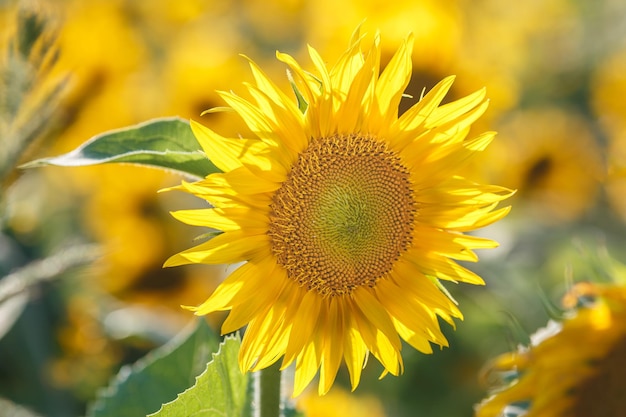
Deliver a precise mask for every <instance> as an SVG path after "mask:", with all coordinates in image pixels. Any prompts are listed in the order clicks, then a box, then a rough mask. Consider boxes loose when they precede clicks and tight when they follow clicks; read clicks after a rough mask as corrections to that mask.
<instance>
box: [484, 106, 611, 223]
mask: <svg viewBox="0 0 626 417" xmlns="http://www.w3.org/2000/svg"><path fill="white" fill-rule="evenodd" d="M498 131H499V134H500V136H501V140H499V141H497V142H496V143H495V144H494V146H492V147H491V148H490V149H489V150H488V151H486V152H485V153H484V154H483V155H481V157H480V162H482V163H483V164H484V166H485V167H487V169H488V170H491V173H490V174H491V176H490V178H491V180H492V181H496V182H499V183H501V184H503V185H504V186H506V187H510V188H514V189H517V190H518V192H517V195H516V196H515V197H514V201H515V202H516V204H515V205H516V207H517V209H518V210H524V211H525V214H524V215H530V216H532V217H533V218H534V219H536V221H538V222H540V223H542V224H559V223H563V222H568V221H574V220H576V219H579V218H580V217H582V216H583V215H584V214H585V213H586V212H588V211H589V210H590V209H591V208H592V207H594V205H595V203H596V196H597V194H598V192H599V190H600V182H601V180H602V179H603V176H604V170H603V163H602V159H601V153H600V152H601V151H600V148H599V146H598V144H597V140H596V139H595V136H594V134H593V132H592V130H591V128H590V127H589V126H588V125H587V123H586V122H585V120H584V119H582V118H581V117H580V116H577V114H576V113H575V112H573V111H570V112H566V111H563V110H560V109H558V108H535V109H528V110H519V111H516V112H513V113H512V114H510V115H509V116H507V117H506V118H504V120H503V121H502V123H501V124H499V125H498ZM518 214H520V213H519V212H518ZM520 215H521V214H520Z"/></svg>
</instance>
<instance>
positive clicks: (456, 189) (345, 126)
mask: <svg viewBox="0 0 626 417" xmlns="http://www.w3.org/2000/svg"><path fill="white" fill-rule="evenodd" d="M368 46H369V47H368ZM362 47H364V48H365V49H366V50H365V51H362ZM366 47H368V48H366ZM380 50H381V49H380V40H379V37H378V35H376V36H375V37H374V39H373V41H372V42H371V43H369V45H366V41H365V40H364V37H361V36H360V35H359V33H358V31H357V32H356V33H355V34H354V36H353V38H352V41H351V43H350V46H349V48H348V50H347V51H345V53H344V54H343V55H342V56H341V58H340V60H339V61H338V63H337V64H336V65H335V66H334V67H332V68H330V69H329V68H327V67H326V65H325V64H324V62H323V61H322V59H321V57H320V56H319V54H318V53H317V51H316V50H315V49H313V48H310V49H309V53H310V56H311V58H312V60H313V62H314V64H315V68H316V71H317V73H318V74H317V75H312V74H311V73H309V72H306V71H304V70H303V69H302V68H301V67H300V65H299V64H298V63H297V62H296V61H295V60H294V59H293V58H292V57H291V56H289V55H286V54H282V53H277V57H278V59H279V60H280V61H282V62H284V63H286V64H287V65H288V66H289V68H290V71H291V74H292V77H293V83H294V89H295V91H296V96H297V98H298V103H297V104H296V100H292V99H290V98H289V97H288V96H287V95H285V94H284V93H283V92H282V91H281V90H280V89H279V88H278V87H277V86H276V85H275V84H274V83H273V82H272V81H271V80H270V79H269V78H268V77H267V76H266V75H265V74H264V73H263V72H262V70H261V69H260V68H259V67H258V66H257V65H256V64H255V63H254V62H250V67H251V70H252V73H253V75H254V79H255V83H254V84H245V85H246V87H247V89H248V92H249V93H250V95H251V96H252V98H253V101H249V100H246V99H244V98H242V97H240V96H237V95H235V94H234V93H230V92H222V93H220V95H221V97H222V98H223V99H224V100H225V101H226V102H227V104H228V105H229V106H230V107H231V108H232V110H234V111H235V112H236V113H238V114H239V115H240V116H241V117H242V118H243V120H244V121H245V122H246V123H247V125H248V127H249V128H250V130H251V131H252V132H254V135H255V136H256V138H237V139H235V138H226V137H222V136H221V135H219V134H217V133H215V132H214V131H213V130H211V129H209V128H207V127H204V126H203V125H201V124H199V123H196V122H193V121H192V129H193V131H194V133H195V135H196V137H197V139H198V141H199V142H200V144H201V145H202V147H203V149H204V151H205V152H206V154H207V155H209V156H210V157H211V158H212V160H213V162H214V163H215V164H216V165H217V166H218V167H219V168H220V169H221V170H222V171H224V173H219V174H212V175H210V176H208V177H207V178H206V179H204V180H201V181H199V182H196V183H186V182H183V184H182V185H181V186H179V187H176V188H178V189H182V190H185V191H187V192H190V193H192V194H195V195H196V196H198V197H201V198H203V199H205V200H207V201H208V202H209V203H210V204H211V205H212V206H213V208H209V209H201V210H182V211H178V212H175V213H173V214H174V216H175V217H176V218H178V219H179V220H181V221H183V222H186V223H188V224H191V225H198V226H208V227H211V228H214V229H217V230H219V231H221V232H222V233H221V234H219V235H218V236H216V237H214V238H213V239H211V240H209V241H208V242H205V243H203V244H201V245H199V246H196V247H194V248H191V249H189V250H186V251H183V252H181V253H179V254H177V255H175V256H173V257H171V258H170V259H169V260H168V261H167V262H166V266H175V265H181V264H195V263H207V264H221V263H238V262H242V261H246V262H244V263H243V264H242V265H240V266H239V267H238V268H237V269H236V270H235V271H234V272H233V273H232V274H231V275H230V276H229V277H228V278H227V279H226V281H224V282H223V283H222V284H221V285H220V286H219V287H218V289H217V290H216V291H215V292H214V293H213V295H212V296H211V297H210V298H209V299H208V300H207V301H206V302H205V303H203V304H201V305H200V306H198V307H189V308H190V309H192V310H193V311H195V312H196V314H198V315H204V314H207V313H210V312H213V311H219V310H230V314H229V316H228V318H227V319H226V321H225V322H224V324H223V326H222V332H223V333H228V332H232V331H235V330H237V329H239V328H241V327H243V326H245V325H247V329H246V333H245V336H244V339H243V342H242V347H241V350H240V355H239V363H240V367H241V369H242V370H243V371H248V370H253V371H254V370H259V369H262V368H265V367H267V366H269V365H270V364H272V363H274V362H276V361H277V360H278V359H279V358H280V357H281V356H284V358H283V363H282V366H283V368H284V367H287V366H288V365H290V364H291V363H293V362H294V361H295V384H294V396H295V395H298V394H299V393H301V392H302V390H303V389H304V388H305V387H306V386H307V385H308V384H309V382H310V381H311V380H312V379H313V377H314V376H315V375H316V373H317V371H318V369H320V368H321V371H320V384H319V392H320V393H322V394H323V393H326V392H328V390H329V389H330V387H331V386H332V384H333V382H334V379H335V376H336V374H337V371H338V368H339V366H340V364H341V362H342V360H344V359H345V362H346V364H347V367H348V370H349V372H350V378H351V383H352V387H353V389H354V388H356V386H357V385H358V383H359V380H360V377H361V370H362V368H363V365H364V363H365V360H366V357H367V356H368V353H371V354H373V355H374V356H375V357H376V358H377V359H378V360H379V361H380V362H381V363H382V364H383V366H384V368H385V371H384V372H383V375H385V374H387V373H392V374H394V375H398V374H399V373H401V372H402V367H403V365H402V358H401V356H400V349H401V342H400V338H402V339H404V340H406V341H407V342H408V343H409V344H410V345H412V346H413V347H414V348H416V349H417V350H419V351H421V352H424V353H431V352H432V347H431V344H430V343H434V344H437V345H440V346H445V345H447V340H446V338H445V337H444V335H443V334H442V333H441V330H440V328H439V322H438V316H439V317H441V318H443V319H444V320H445V321H446V322H448V323H450V324H452V325H453V324H454V321H453V318H454V317H457V318H461V317H462V314H461V312H460V310H459V309H458V307H457V306H456V304H455V303H454V301H453V300H452V299H451V298H450V296H449V295H448V293H447V292H446V291H445V290H444V289H443V287H442V285H441V284H440V282H439V280H440V279H441V280H448V281H453V282H458V281H461V282H467V283H472V284H483V281H482V279H481V278H480V277H478V276H477V275H475V274H474V273H472V272H470V271H469V270H467V269H465V268H463V267H461V266H459V265H458V264H457V263H456V262H455V261H454V260H464V261H476V260H477V256H476V255H475V253H474V252H473V249H478V248H492V247H495V246H496V245H497V244H496V243H495V242H493V241H491V240H488V239H482V238H478V237H474V236H467V235H464V234H463V233H462V232H465V231H468V230H472V229H475V228H479V227H482V226H484V225H487V224H490V223H492V222H494V221H496V220H498V219H500V218H502V217H504V216H505V215H506V214H507V213H508V211H509V208H508V207H505V208H501V209H498V210H495V207H496V206H497V204H498V202H500V201H501V200H503V199H505V198H506V197H507V196H509V195H510V194H511V192H510V191H509V190H507V189H504V188H501V187H497V186H490V185H479V184H476V183H473V182H470V181H468V180H466V179H464V178H462V177H459V176H456V175H455V173H456V171H457V169H458V167H459V165H462V163H463V162H465V161H466V160H467V159H468V158H469V157H470V156H472V155H473V154H474V153H477V152H479V151H482V150H483V149H484V148H485V147H486V146H487V145H488V144H489V143H490V142H491V141H492V139H493V137H494V133H493V132H487V133H484V134H482V135H479V136H478V137H476V138H474V139H468V140H465V137H466V135H467V133H468V130H469V128H470V126H471V124H472V122H474V121H475V120H476V119H477V118H478V117H480V115H482V114H483V112H484V111H485V110H486V108H487V101H486V100H485V91H484V89H483V90H480V91H477V92H476V93H474V94H471V95H469V96H467V97H464V98H463V99H460V100H458V101H455V102H452V103H449V104H447V105H443V106H440V102H441V100H442V99H443V98H444V96H445V95H446V93H447V91H448V90H449V88H450V86H451V85H452V82H453V77H449V78H446V79H444V80H443V81H441V82H440V83H439V84H437V85H436V86H435V87H434V88H433V89H432V90H431V91H430V92H429V93H428V94H426V95H425V96H424V97H423V98H422V99H421V100H420V101H419V102H418V103H416V104H415V105H414V106H413V107H411V108H410V109H409V110H407V111H406V112H405V113H404V114H403V115H402V116H401V117H398V111H397V109H398V104H399V102H400V99H401V98H402V94H403V91H404V89H405V88H406V86H407V84H408V82H409V79H410V76H411V50H412V38H411V37H409V38H408V39H406V40H405V41H404V42H403V43H402V45H401V46H400V48H399V49H398V51H397V52H396V54H395V55H394V56H393V58H392V59H391V60H390V62H389V64H388V65H387V66H386V68H385V70H384V71H383V72H382V73H379V63H380Z"/></svg>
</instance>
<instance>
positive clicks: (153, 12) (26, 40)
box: [0, 0, 626, 417]
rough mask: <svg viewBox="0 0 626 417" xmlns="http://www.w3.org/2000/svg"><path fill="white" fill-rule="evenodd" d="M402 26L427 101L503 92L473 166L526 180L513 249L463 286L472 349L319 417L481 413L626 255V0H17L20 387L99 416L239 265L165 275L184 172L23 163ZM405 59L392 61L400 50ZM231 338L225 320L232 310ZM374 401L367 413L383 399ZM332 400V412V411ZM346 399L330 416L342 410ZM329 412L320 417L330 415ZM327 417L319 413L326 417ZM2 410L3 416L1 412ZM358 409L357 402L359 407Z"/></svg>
mask: <svg viewBox="0 0 626 417" xmlns="http://www.w3.org/2000/svg"><path fill="white" fill-rule="evenodd" d="M361 22H363V30H364V31H367V32H370V33H372V32H375V31H376V30H377V29H380V31H381V37H382V45H383V51H384V52H383V61H385V60H388V59H389V58H390V56H391V54H392V53H393V51H395V48H396V47H397V46H398V44H399V42H400V41H401V40H402V39H403V38H404V37H405V36H406V35H407V33H409V32H412V33H414V35H415V39H416V42H415V49H414V54H413V65H414V74H413V78H412V80H411V83H410V85H409V89H408V91H407V93H408V94H411V95H412V96H414V97H419V95H420V94H421V92H422V90H423V89H424V88H426V89H429V88H430V87H432V86H433V85H434V84H435V83H436V82H437V81H439V80H440V79H442V78H443V77H445V76H447V75H449V74H456V75H457V79H456V82H455V84H454V86H453V87H452V90H451V95H450V97H449V98H448V99H455V98H458V97H461V96H463V95H466V94H468V93H470V92H473V91H475V90H477V89H479V88H481V87H483V86H486V87H487V92H488V96H489V97H490V98H491V104H490V109H489V110H488V112H487V114H486V116H485V117H483V119H481V120H480V121H479V122H478V124H476V125H475V127H474V129H475V130H474V133H479V132H482V131H484V130H496V131H498V132H499V134H498V138H497V139H496V141H495V142H494V144H493V145H492V146H491V147H490V148H489V149H488V150H487V151H486V152H484V154H483V155H481V156H480V158H479V159H477V160H475V161H474V163H473V164H472V166H471V167H470V168H469V169H468V172H467V175H468V176H470V177H472V178H475V179H476V180H477V181H488V182H492V183H495V184H499V185H504V186H507V187H511V188H516V189H517V190H518V192H517V194H516V196H514V197H513V199H511V200H510V203H511V204H512V205H513V211H512V212H511V214H510V215H509V217H507V218H506V219H505V220H503V221H501V222H500V223H498V224H497V225H495V226H492V227H489V228H488V229H485V230H481V231H479V232H478V234H480V235H482V236H488V237H491V238H494V239H496V240H498V241H499V242H500V243H501V247H500V248H498V249H497V250H494V251H486V252H483V253H479V255H480V256H481V258H482V261H481V262H480V263H479V264H476V265H469V267H470V268H471V269H473V270H475V271H478V272H479V273H480V274H481V275H482V276H483V277H484V278H485V280H486V282H487V286H486V287H478V288H470V287H469V286H462V285H460V286H452V285H448V289H449V290H450V292H451V293H452V295H453V296H454V297H455V298H456V299H457V300H458V301H459V303H460V305H461V310H462V311H463V312H464V314H465V320H464V321H463V322H459V323H458V326H457V330H456V331H453V329H451V328H450V327H449V326H447V325H445V324H444V325H443V326H444V333H445V334H446V335H447V336H448V337H449V340H450V345H451V346H450V347H449V348H446V349H443V350H442V351H437V352H435V353H434V354H433V355H430V356H425V355H422V354H419V353H417V352H415V351H413V350H411V349H410V348H407V349H405V350H404V351H403V354H404V358H405V368H406V370H405V374H404V375H403V376H401V377H398V378H394V377H391V376H389V377H386V378H385V379H383V380H382V381H378V375H379V374H380V371H381V369H380V368H378V367H377V366H376V364H374V362H375V361H371V363H370V364H369V366H368V367H367V368H366V372H365V375H364V380H363V382H362V384H361V386H359V388H358V389H357V391H356V393H355V394H354V398H356V399H357V401H356V402H355V404H352V405H350V401H353V402H354V398H349V397H347V396H346V395H345V393H344V392H343V391H342V390H341V386H342V385H343V387H347V386H348V385H346V383H347V375H346V374H345V373H340V377H339V379H340V381H339V382H340V384H339V386H336V387H335V388H333V391H335V393H334V394H331V395H330V396H328V397H327V398H326V399H324V400H323V404H322V403H320V404H313V405H312V403H313V402H314V401H315V400H314V399H310V398H309V399H305V400H302V401H301V403H302V404H304V405H306V404H308V406H307V407H308V409H309V410H311V411H310V415H320V416H321V415H332V414H330V413H329V411H320V410H328V409H329V408H330V409H333V410H335V411H336V412H338V413H339V414H337V415H350V414H351V412H348V411H346V412H343V413H342V412H341V411H337V410H343V409H345V408H343V407H348V408H349V407H357V406H358V404H359V403H360V404H361V408H359V409H360V410H363V409H364V408H365V410H364V411H358V412H356V413H358V415H368V414H367V413H369V415H372V416H373V415H376V416H379V415H387V416H399V417H403V416H414V415H429V416H434V417H437V416H471V415H472V414H473V411H472V406H473V404H475V403H477V402H479V401H480V400H481V399H482V398H483V397H484V396H485V395H486V392H487V390H488V388H489V382H490V381H488V380H485V379H484V378H481V377H480V375H481V372H480V371H481V368H482V367H483V365H484V364H485V363H486V362H487V361H488V360H489V359H490V358H492V357H494V356H495V355H497V354H499V353H501V352H504V351H507V350H510V349H512V348H514V347H515V346H516V345H517V344H518V343H525V342H526V341H527V338H528V335H529V334H530V333H532V332H534V331H535V330H536V329H537V328H538V327H541V326H543V325H545V323H546V321H547V319H548V318H549V317H550V316H551V315H554V314H557V313H558V311H557V308H558V306H559V303H560V297H561V296H562V295H563V294H564V292H565V291H566V290H567V288H569V286H570V285H571V283H572V282H575V281H580V280H584V279H591V278H593V279H601V278H602V276H601V275H602V274H601V272H600V270H601V269H602V266H603V265H605V264H606V263H607V262H609V261H608V257H609V256H610V257H612V258H615V259H617V260H621V261H625V260H626V251H625V250H624V245H625V243H626V234H625V232H626V197H625V194H626V105H624V97H626V3H624V2H623V1H619V0H598V1H585V0H547V1H543V0H529V1H524V2H518V3H516V4H515V6H511V3H509V2H504V1H502V0H474V1H470V0H453V1H446V2H442V1H436V0H417V1H415V0H412V1H406V0H398V1H395V2H389V1H374V0H368V1H357V0H351V1H345V2H337V1H334V0H332V1H331V0H318V1H311V0H264V1H259V0H233V1H217V0H177V1H175V2H172V1H167V0H154V1H150V2H147V1H146V2H141V1H134V0H92V1H89V2H82V1H71V0H67V1H60V0H58V1H53V0H48V1H39V2H37V1H7V0H4V1H0V74H2V77H1V78H0V181H1V192H0V276H2V277H3V278H0V397H1V398H5V399H7V400H10V401H12V402H14V403H17V404H20V405H23V406H26V407H28V408H30V409H31V410H33V411H34V412H36V413H38V414H40V415H42V416H51V417H55V416H80V415H84V413H85V409H86V408H85V407H86V404H87V403H89V402H90V401H91V400H92V399H93V398H94V396H95V394H96V391H97V390H98V389H101V388H103V387H105V386H106V385H107V383H108V381H109V380H110V378H111V377H112V376H113V375H115V373H116V372H117V371H118V370H119V368H120V366H121V365H122V364H125V363H131V362H133V361H135V360H137V359H138V358H140V357H142V356H143V355H144V354H145V353H146V352H148V351H149V350H151V349H153V348H155V347H157V346H160V345H162V344H163V343H164V342H166V341H168V340H170V339H171V338H172V337H173V336H174V335H175V334H177V333H178V332H180V330H181V329H182V328H184V327H185V325H186V324H187V323H189V322H190V321H191V320H192V315H191V314H190V313H189V312H186V311H183V310H182V309H180V307H179V306H180V305H181V304H187V305H193V304H197V303H200V302H201V301H203V300H204V299H205V298H206V297H207V296H208V295H209V294H210V293H211V291H212V290H213V289H214V288H215V286H216V285H217V283H218V282H219V280H220V279H221V278H222V277H223V276H224V274H225V272H226V266H217V267H209V266H206V267H203V266H199V265H194V266H187V267H178V268H170V269H162V268H161V265H162V263H163V261H164V260H165V259H166V258H167V257H168V256H170V255H171V254H173V253H176V252H178V251H180V250H182V249H185V248H187V247H189V246H190V245H191V244H192V243H193V239H194V237H195V236H196V234H197V233H198V230H197V229H195V228H192V227H189V226H185V225H182V224H180V223H178V222H177V221H176V220H174V219H173V218H171V217H170V216H169V214H168V212H169V211H171V210H175V209H181V208H190V207H193V206H197V207H199V206H200V205H201V202H199V201H197V200H195V199H193V198H191V197H189V196H187V195H184V194H179V193H164V194H157V190H159V189H161V188H164V187H167V186H172V185H175V184H177V183H179V182H180V181H181V177H179V176H177V175H174V174H167V173H163V172H161V171H157V170H151V169H146V168H139V167H133V166H121V165H115V166H97V167H83V168H44V169H38V170H26V171H23V170H19V169H18V168H17V166H18V165H19V164H20V163H24V162H27V161H29V160H32V159H35V158H39V157H44V156H50V155H57V154H61V153H64V152H67V151H69V150H71V149H73V148H75V147H76V146H78V145H79V144H80V143H82V142H84V141H85V140H87V139H89V138H90V137H92V136H94V135H96V134H98V133H101V132H103V131H106V130H109V129H113V128H120V127H124V126H128V125H131V124H135V123H138V122H141V121H144V120H147V119H150V118H153V117H159V116H173V115H178V116H181V117H183V118H194V119H196V120H201V121H202V122H203V123H205V124H207V125H210V126H212V127H214V128H215V129H216V130H218V131H220V132H222V133H228V132H232V134H236V133H237V132H242V131H244V127H243V126H241V124H239V123H238V122H237V120H234V119H233V118H232V117H230V116H228V115H223V114H219V113H218V114H210V115H206V116H203V117H200V113H201V112H202V111H203V110H205V109H208V108H210V107H213V106H220V105H222V104H223V103H222V102H221V101H220V99H219V98H218V97H217V95H216V94H215V90H230V89H232V90H234V91H242V88H241V87H240V85H241V82H243V81H250V80H251V75H250V74H249V73H248V70H247V62H246V59H245V58H243V57H241V56H240V54H245V55H246V56H248V57H250V58H252V59H254V60H255V61H256V62H257V63H259V64H260V66H261V67H262V68H264V69H265V70H266V72H268V73H269V74H270V75H271V76H272V77H273V79H275V80H276V82H277V83H278V84H279V85H282V86H283V87H285V89H286V90H287V89H288V87H289V85H288V81H287V77H286V74H285V67H284V65H283V64H281V63H279V62H278V61H277V60H276V59H275V58H274V57H275V51H276V50H280V51H281V52H287V53H290V54H292V55H294V56H295V57H296V58H297V59H298V60H300V61H301V62H306V63H308V62H309V61H308V59H307V58H306V45H307V44H310V45H312V46H314V47H315V48H317V49H318V50H319V51H320V53H321V55H322V57H324V58H325V59H326V60H327V61H329V62H331V63H332V62H334V61H335V60H336V59H337V58H338V57H339V54H340V53H341V52H342V51H343V50H344V48H345V46H346V45H347V42H348V40H349V37H350V35H351V33H352V31H353V30H354V28H355V27H356V26H357V25H358V24H359V23H361ZM383 64H384V62H383ZM208 319H209V321H210V324H211V325H212V326H214V327H215V328H216V329H218V328H219V325H220V322H221V320H223V317H220V316H217V315H216V316H211V317H209V318H208ZM363 403H364V404H368V407H362V404H363ZM316 407H317V408H316ZM324 407H328V408H324ZM314 410H317V411H314ZM315 412H317V413H319V414H315ZM0 415H2V411H0ZM355 415H357V414H355Z"/></svg>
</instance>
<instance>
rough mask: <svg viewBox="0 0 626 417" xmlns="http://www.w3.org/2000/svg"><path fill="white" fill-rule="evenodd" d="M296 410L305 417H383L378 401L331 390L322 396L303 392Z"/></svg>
mask: <svg viewBox="0 0 626 417" xmlns="http://www.w3.org/2000/svg"><path fill="white" fill-rule="evenodd" d="M296 402H297V403H296V409H297V410H298V411H300V412H301V413H303V414H304V415H305V416H306V417H345V416H359V417H385V415H386V414H385V410H384V409H383V406H382V404H381V402H380V400H379V399H378V398H376V397H374V396H372V395H355V394H353V393H351V392H349V391H347V390H345V389H343V388H333V389H331V390H330V391H329V392H328V394H326V395H324V396H319V395H317V393H316V392H314V391H305V392H304V393H303V394H302V395H301V396H300V397H298V399H297V400H296Z"/></svg>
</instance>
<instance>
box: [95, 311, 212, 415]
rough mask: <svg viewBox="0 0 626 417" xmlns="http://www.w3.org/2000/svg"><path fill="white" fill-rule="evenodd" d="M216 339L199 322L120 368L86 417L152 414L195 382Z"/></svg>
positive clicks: (204, 325)
mask: <svg viewBox="0 0 626 417" xmlns="http://www.w3.org/2000/svg"><path fill="white" fill-rule="evenodd" d="M217 348H218V338H217V336H216V335H215V334H214V333H213V331H212V330H211V328H210V327H209V326H208V325H207V324H206V322H205V321H204V320H202V319H198V320H197V323H196V324H195V326H194V327H193V328H191V329H187V330H186V331H184V332H183V333H181V334H180V335H178V336H177V337H176V338H174V339H173V340H171V341H170V342H169V343H167V344H166V345H164V346H162V347H160V348H158V349H156V350H154V351H152V352H150V353H149V354H148V355H146V357H144V358H143V359H141V360H139V361H138V362H136V363H135V364H134V365H132V366H125V367H123V368H122V369H121V370H120V372H119V373H118V375H117V377H116V378H115V379H114V381H113V382H112V383H111V384H110V385H109V387H108V388H106V389H105V390H103V391H101V392H100V393H99V395H98V398H96V401H95V402H94V404H93V405H92V407H91V408H90V409H89V411H88V413H87V416H88V417H136V416H145V415H146V414H149V413H154V412H155V411H157V410H158V409H159V407H161V405H162V404H163V403H165V402H167V401H171V400H173V399H174V398H176V395H177V394H178V393H180V392H183V391H184V390H185V389H187V388H188V387H189V386H191V384H193V382H194V378H195V377H196V376H197V375H199V374H200V373H201V372H202V371H203V370H204V368H205V367H206V363H207V362H208V360H209V358H210V353H212V352H216V351H217Z"/></svg>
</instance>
